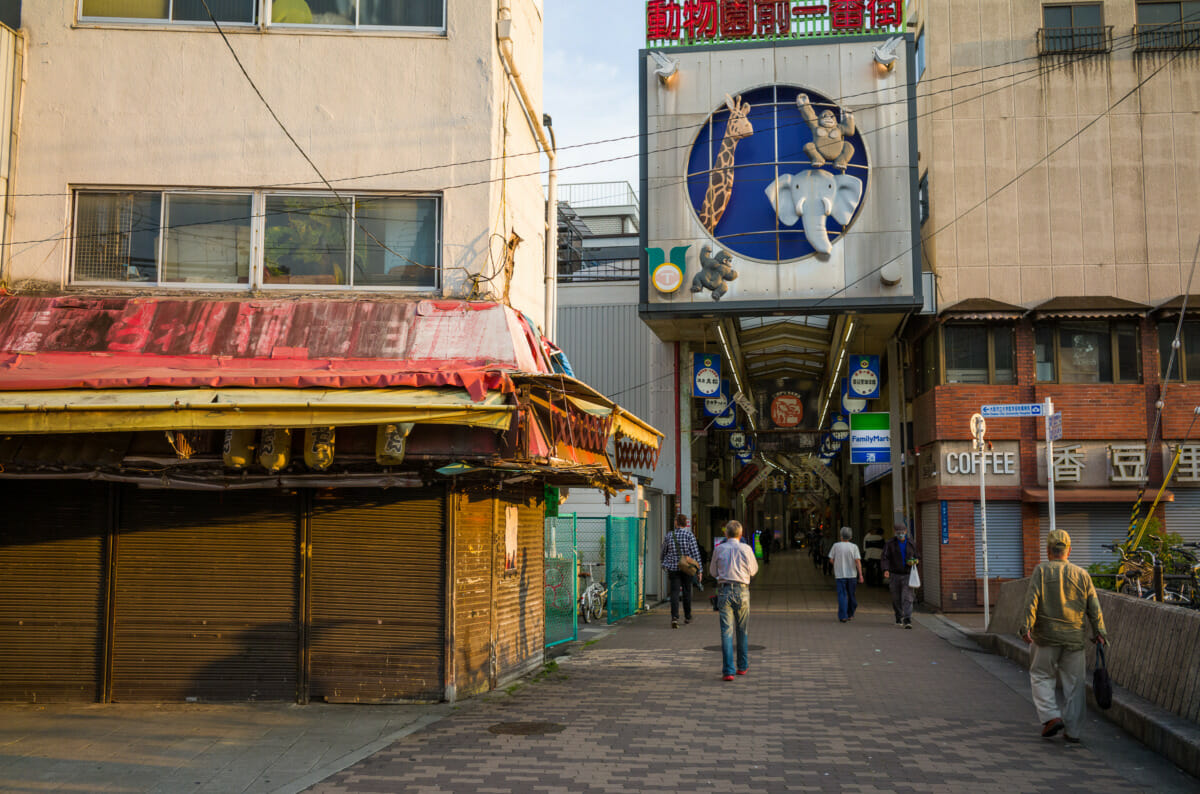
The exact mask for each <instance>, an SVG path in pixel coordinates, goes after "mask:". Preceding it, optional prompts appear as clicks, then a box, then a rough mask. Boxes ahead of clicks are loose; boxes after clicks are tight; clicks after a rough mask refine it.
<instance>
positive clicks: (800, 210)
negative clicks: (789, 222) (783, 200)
mask: <svg viewBox="0 0 1200 794" xmlns="http://www.w3.org/2000/svg"><path fill="white" fill-rule="evenodd" d="M804 201H805V197H804V196H801V197H800V198H799V199H797V200H796V214H797V215H803V214H804Z"/></svg>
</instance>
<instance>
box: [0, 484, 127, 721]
mask: <svg viewBox="0 0 1200 794" xmlns="http://www.w3.org/2000/svg"><path fill="white" fill-rule="evenodd" d="M0 494H2V495H3V500H4V519H3V521H0V700H8V701H12V700H16V701H30V702H38V703H44V702H53V701H61V700H80V701H95V700H97V699H98V695H99V680H100V648H101V644H102V635H103V626H104V619H103V615H104V541H105V532H106V527H105V516H106V515H107V505H108V496H107V486H102V485H97V484H90V483H86V484H85V483H68V482H63V481H56V482H28V481H16V480H8V481H6V482H4V483H3V484H2V485H0Z"/></svg>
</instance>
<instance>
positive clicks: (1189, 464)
mask: <svg viewBox="0 0 1200 794" xmlns="http://www.w3.org/2000/svg"><path fill="white" fill-rule="evenodd" d="M1175 476H1176V478H1177V479H1179V480H1180V481H1181V482H1200V444H1184V445H1183V451H1182V452H1181V453H1179V465H1178V466H1177V467H1176V469H1175Z"/></svg>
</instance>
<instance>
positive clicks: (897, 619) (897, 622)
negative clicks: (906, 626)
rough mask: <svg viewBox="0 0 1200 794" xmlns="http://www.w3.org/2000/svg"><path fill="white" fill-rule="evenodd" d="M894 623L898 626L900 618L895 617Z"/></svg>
mask: <svg viewBox="0 0 1200 794" xmlns="http://www.w3.org/2000/svg"><path fill="white" fill-rule="evenodd" d="M896 625H897V626H899V625H900V618H896Z"/></svg>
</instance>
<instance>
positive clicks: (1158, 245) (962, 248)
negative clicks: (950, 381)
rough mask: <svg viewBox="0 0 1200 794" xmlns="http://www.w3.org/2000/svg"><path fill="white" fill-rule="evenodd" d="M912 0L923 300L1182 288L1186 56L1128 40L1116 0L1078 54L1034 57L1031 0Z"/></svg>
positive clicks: (1193, 197)
mask: <svg viewBox="0 0 1200 794" xmlns="http://www.w3.org/2000/svg"><path fill="white" fill-rule="evenodd" d="M925 5H926V8H925V13H924V18H925V36H926V44H927V51H928V69H927V71H926V72H925V76H924V78H923V80H922V83H921V85H920V87H919V88H918V96H919V97H921V99H920V100H919V103H918V104H919V113H920V119H921V121H920V137H919V140H920V149H921V165H922V169H923V170H924V169H925V168H928V173H929V187H930V196H931V203H930V212H931V216H930V219H929V221H928V222H927V223H926V224H925V226H924V229H923V235H922V236H923V237H924V238H925V240H926V242H925V244H924V250H923V253H924V256H925V258H926V263H927V268H928V267H930V266H932V269H934V270H935V271H936V272H937V274H938V303H939V305H941V306H948V305H950V304H952V303H955V302H956V301H959V300H961V299H963V298H969V297H989V298H993V299H995V300H1000V301H1005V302H1008V303H1013V304H1018V305H1022V306H1027V307H1030V306H1034V305H1036V304H1038V303H1041V302H1043V301H1046V300H1048V299H1050V298H1052V297H1055V296H1060V295H1114V296H1120V297H1122V298H1126V299H1129V300H1134V301H1141V302H1146V303H1151V304H1158V303H1161V302H1163V301H1165V300H1169V299H1170V298H1173V297H1175V296H1177V295H1179V294H1181V293H1183V292H1184V291H1185V288H1186V283H1187V274H1188V269H1189V268H1190V262H1191V255H1192V252H1193V250H1194V248H1195V245H1196V239H1197V235H1198V234H1200V216H1197V214H1196V213H1195V212H1194V211H1193V208H1194V207H1195V206H1196V205H1197V203H1198V202H1200V160H1197V158H1196V157H1195V153H1196V152H1197V151H1200V127H1197V125H1196V123H1195V113H1196V111H1197V110H1198V109H1200V73H1198V72H1197V71H1196V68H1195V59H1194V58H1192V57H1190V56H1188V55H1186V54H1184V56H1183V57H1173V56H1178V55H1179V53H1178V52H1161V53H1140V54H1137V53H1134V52H1133V47H1132V42H1131V39H1130V34H1131V30H1132V27H1133V25H1134V20H1135V4H1134V3H1130V2H1125V1H1124V0H1121V1H1120V2H1118V1H1117V0H1107V1H1106V2H1104V4H1103V5H1104V22H1105V24H1107V25H1112V26H1113V38H1114V46H1113V51H1112V52H1111V53H1109V54H1098V55H1094V56H1089V57H1086V58H1080V56H1078V55H1068V56H1053V57H1043V58H1038V57H1037V32H1038V29H1039V28H1040V27H1041V26H1042V5H1043V3H1042V2H1041V0H953V2H951V0H929V2H928V3H927V4H925ZM996 64H1009V65H1005V66H996ZM1160 67H1162V70H1161V71H1159V72H1158V73H1157V74H1154V72H1155V70H1157V69H1159V68H1160ZM952 74H953V75H957V76H955V77H953V78H951V77H950V75H952ZM1152 74H1153V76H1151V75H1152ZM1146 78H1149V79H1148V80H1147V82H1146V83H1145V85H1143V86H1141V87H1140V88H1138V87H1137V85H1138V83H1139V81H1141V80H1143V79H1146ZM1130 92H1132V94H1131V95H1130V96H1129V97H1128V98H1127V99H1124V100H1122V98H1123V97H1125V95H1126V94H1128V93H1130ZM1097 119H1098V120H1097ZM1093 122H1095V123H1093ZM1089 125H1090V126H1089ZM1085 127H1086V129H1084V128H1085ZM1077 132H1081V134H1080V135H1079V137H1077V138H1074V139H1071V136H1072V135H1074V134H1075V133H1077ZM1068 139H1070V140H1068ZM1064 144H1065V145H1064ZM1060 145H1063V148H1062V149H1061V150H1059V151H1057V152H1055V153H1054V154H1053V155H1051V156H1050V157H1049V159H1047V160H1045V161H1043V160H1042V158H1044V157H1046V155H1047V154H1049V153H1050V152H1051V151H1052V150H1054V149H1055V148H1056V147H1058V146H1060ZM1026 169H1031V170H1029V172H1028V173H1027V174H1023V172H1024V171H1025V170H1026ZM1020 174H1023V175H1021V176H1019V178H1018V175H1020ZM1013 179H1016V182H1015V184H1013V185H1011V186H1009V187H1006V188H1004V189H1003V190H1000V189H1001V187H1002V186H1004V185H1005V184H1006V183H1008V182H1009V181H1010V180H1013ZM992 194H996V195H994V196H993V195H992ZM981 202H982V204H981ZM977 205H979V206H978V207H977ZM943 227H947V228H945V229H944V230H943ZM935 233H936V235H935Z"/></svg>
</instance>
